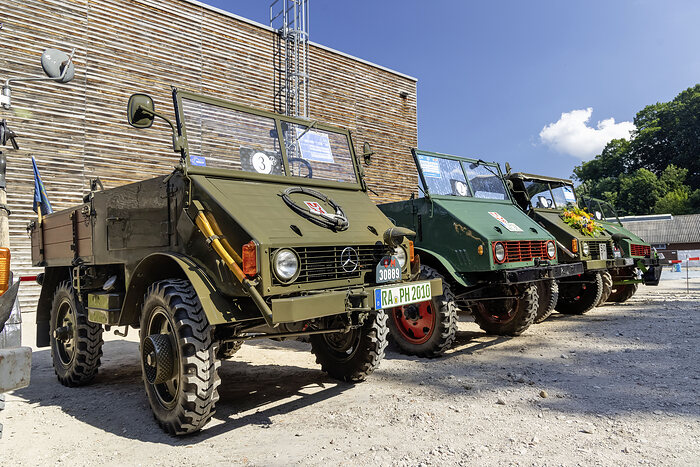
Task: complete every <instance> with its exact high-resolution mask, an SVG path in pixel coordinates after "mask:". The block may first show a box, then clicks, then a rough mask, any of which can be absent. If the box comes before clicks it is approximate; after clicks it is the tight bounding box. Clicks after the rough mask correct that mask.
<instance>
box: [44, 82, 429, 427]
mask: <svg viewBox="0 0 700 467" xmlns="http://www.w3.org/2000/svg"><path fill="white" fill-rule="evenodd" d="M173 101H174V107H175V121H174V122H170V121H169V120H167V119H166V118H165V117H163V116H162V115H161V114H159V113H157V112H156V111H155V109H154V105H153V101H152V100H151V99H150V97H148V96H146V95H143V94H137V95H134V96H132V97H131V99H130V100H129V106H128V118H129V123H130V124H131V125H132V126H134V127H136V128H148V127H150V126H151V125H152V124H153V121H154V118H155V117H156V116H158V117H159V118H162V119H164V120H166V122H167V123H169V124H170V126H171V127H172V130H173V137H172V139H173V149H174V151H175V152H176V153H178V154H179V155H180V157H181V159H180V164H179V165H178V166H177V167H176V169H175V171H173V172H172V173H170V174H169V175H164V176H161V177H157V178H153V179H150V180H144V181H141V182H137V183H132V184H130V185H124V186H121V187H117V188H112V189H109V190H98V189H97V186H96V185H98V183H93V190H92V191H91V193H89V194H88V195H86V197H85V199H84V203H83V204H82V205H80V206H76V207H73V208H70V209H67V210H64V211H61V212H56V213H53V214H50V215H48V216H45V217H44V218H43V219H41V218H40V219H39V221H38V222H33V223H32V224H31V225H30V231H31V237H32V258H33V262H34V264H35V265H36V266H43V267H44V268H45V272H44V274H43V275H41V276H40V278H38V279H37V280H38V281H39V282H40V284H41V285H42V289H41V295H40V298H39V303H38V307H37V345H38V346H39V347H45V346H50V347H51V354H52V357H53V363H54V369H55V371H56V374H57V376H58V379H59V381H60V382H61V383H63V384H64V385H67V386H77V385H81V384H85V383H88V382H89V381H90V380H92V379H93V378H94V376H95V375H96V373H97V370H98V367H99V365H100V357H101V355H102V342H103V341H102V333H103V330H109V329H110V327H112V326H126V327H127V328H126V330H128V327H132V328H138V329H139V332H140V351H141V361H142V370H143V380H144V385H145V389H146V393H147V396H148V399H149V402H150V405H151V408H152V410H153V413H154V415H155V418H156V419H157V421H158V422H159V424H160V425H161V426H162V427H163V428H164V429H165V430H166V431H168V432H170V433H173V434H184V433H190V432H193V431H196V430H199V429H200V428H202V426H204V425H205V424H206V423H207V421H208V420H209V419H210V418H211V416H212V415H213V413H214V405H215V403H216V401H217V400H218V393H217V387H218V386H219V384H220V380H219V376H218V375H217V368H218V367H219V365H220V362H219V359H220V358H225V357H227V356H230V355H231V354H232V353H233V352H235V351H236V350H237V349H238V348H239V347H240V345H241V343H243V342H244V341H246V340H250V339H258V338H266V337H269V338H275V339H283V338H298V337H300V336H309V339H310V341H311V347H312V352H313V353H314V354H315V355H316V359H317V361H318V363H320V364H321V367H322V369H323V370H325V371H326V372H328V373H329V374H330V375H331V376H333V377H336V378H339V379H342V380H345V381H350V382H356V381H361V380H363V379H364V378H365V377H366V376H367V375H368V374H369V373H371V372H372V371H373V370H374V369H375V368H376V367H377V365H378V364H379V361H380V360H381V359H382V357H383V355H384V349H385V346H386V335H387V328H386V316H385V314H384V312H383V310H384V309H386V308H387V307H389V306H401V305H406V304H411V303H416V302H421V301H426V300H430V299H431V297H432V295H434V294H436V293H441V291H442V284H441V282H440V280H439V279H437V278H427V279H426V280H421V281H417V282H402V281H405V280H407V279H409V278H410V277H411V268H413V270H414V271H413V272H414V273H415V272H416V271H417V268H418V265H417V263H415V262H414V261H413V259H414V257H413V252H412V248H411V244H410V242H409V241H408V239H406V238H405V237H406V236H407V235H412V234H413V232H411V231H410V230H407V229H400V228H397V227H395V226H393V225H392V224H391V223H390V222H389V220H388V219H387V218H386V217H385V216H384V215H383V214H382V212H381V211H380V210H379V209H378V208H377V207H376V206H374V204H372V202H371V201H370V199H369V197H368V196H367V194H366V185H365V182H364V180H363V176H362V166H361V164H360V161H359V160H358V158H357V157H356V155H355V152H354V149H353V144H352V140H351V137H350V133H349V131H347V130H344V129H341V128H337V127H333V126H329V125H325V124H322V123H320V122H316V121H313V122H311V121H307V120H302V119H296V118H291V117H284V116H281V115H278V114H274V113H271V112H264V111H259V110H255V109H250V108H247V107H243V106H240V105H236V104H233V103H231V102H228V101H225V100H221V99H216V98H213V97H207V96H202V95H198V94H193V93H190V92H185V91H180V90H173ZM367 149H368V151H367V152H369V148H368V146H367ZM365 157H366V158H368V157H369V154H366V155H365ZM122 335H124V334H122Z"/></svg>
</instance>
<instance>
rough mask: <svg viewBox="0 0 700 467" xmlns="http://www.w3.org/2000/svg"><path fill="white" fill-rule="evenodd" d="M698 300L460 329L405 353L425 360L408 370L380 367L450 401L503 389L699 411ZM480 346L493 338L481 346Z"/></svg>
mask: <svg viewBox="0 0 700 467" xmlns="http://www.w3.org/2000/svg"><path fill="white" fill-rule="evenodd" d="M696 310H697V303H694V302H682V301H675V302H671V303H667V302H656V301H651V302H643V303H640V302H637V303H634V304H629V305H626V304H620V305H615V306H612V307H607V306H606V307H603V308H601V309H596V310H593V311H591V312H590V313H588V314H586V315H583V316H576V315H563V314H558V313H555V314H553V315H552V316H551V317H550V318H549V319H548V320H547V321H545V322H544V323H542V324H540V325H536V326H535V327H534V328H531V329H530V330H528V331H525V333H523V335H522V336H520V337H516V338H498V337H493V336H487V335H485V334H482V333H472V332H467V333H464V332H461V333H460V334H461V336H458V342H461V347H460V344H458V345H457V346H456V347H455V348H453V349H452V350H450V351H448V353H447V354H446V355H444V356H443V357H440V358H437V359H419V358H416V357H407V359H409V360H414V359H415V360H416V361H418V362H420V361H423V362H424V363H425V364H424V365H419V366H415V367H414V371H411V372H398V371H387V372H383V373H384V376H385V377H387V378H389V379H395V380H397V381H400V382H401V383H402V384H403V385H409V386H413V387H415V388H420V387H421V386H422V387H430V391H438V392H441V393H443V394H446V395H449V396H450V397H451V398H452V399H451V401H452V402H451V403H455V405H456V401H457V400H460V399H462V398H464V399H463V400H464V401H465V402H468V401H470V400H471V399H473V398H476V399H477V400H478V401H479V402H477V403H479V404H483V403H487V404H488V403H491V404H495V403H496V401H497V400H498V398H499V397H500V398H502V399H504V400H506V401H507V403H508V404H509V405H510V404H512V405H513V406H529V407H532V408H535V409H544V410H552V411H556V412H560V413H564V414H569V415H571V414H581V413H588V414H604V415H613V414H625V413H637V414H640V413H641V414H647V415H649V416H656V417H659V416H664V415H665V414H669V415H674V414H675V415H682V416H686V417H691V418H693V417H695V418H697V417H700V402H698V401H700V375H698V374H696V373H695V372H694V370H693V368H694V367H695V363H694V362H695V361H696V359H697V349H698V348H699V347H700V337H699V336H700V332H698V331H700V322H699V321H698V318H697V317H696V316H697V315H695V317H689V316H688V312H689V311H696ZM630 322H633V323H634V326H630V325H629V324H630ZM547 328H549V329H551V332H550V331H549V330H548V329H547ZM661 329H664V332H658V330H661ZM538 331H545V332H538ZM669 335H673V339H671V340H670V341H669V339H668V336H669ZM581 339H585V340H583V341H580V340H581ZM582 344H583V345H582ZM480 347H481V348H485V347H490V348H489V349H487V350H485V351H484V352H479V349H480ZM392 357H393V356H392ZM399 358H401V357H399ZM435 365H437V366H438V367H439V368H441V369H440V370H437V371H436V370H434V368H435V367H434V366H435ZM418 390H419V391H421V389H418ZM541 390H545V391H546V393H547V397H546V398H543V397H541V396H540V391H541ZM509 397H510V398H512V399H509ZM468 403H470V402H468Z"/></svg>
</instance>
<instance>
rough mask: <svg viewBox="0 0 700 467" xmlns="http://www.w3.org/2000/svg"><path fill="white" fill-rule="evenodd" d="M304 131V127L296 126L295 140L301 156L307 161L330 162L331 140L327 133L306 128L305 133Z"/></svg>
mask: <svg viewBox="0 0 700 467" xmlns="http://www.w3.org/2000/svg"><path fill="white" fill-rule="evenodd" d="M304 131H305V128H298V127H297V140H298V141H299V150H300V151H301V157H302V158H304V159H306V160H307V161H316V162H328V163H331V164H332V163H333V152H332V151H331V142H330V140H329V139H328V135H327V134H326V133H322V132H320V131H314V130H308V131H307V132H306V133H304ZM302 133H303V134H302Z"/></svg>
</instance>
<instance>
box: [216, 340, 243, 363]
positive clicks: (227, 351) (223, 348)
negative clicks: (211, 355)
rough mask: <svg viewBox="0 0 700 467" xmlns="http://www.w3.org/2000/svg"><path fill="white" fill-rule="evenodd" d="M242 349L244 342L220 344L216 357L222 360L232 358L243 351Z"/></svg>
mask: <svg viewBox="0 0 700 467" xmlns="http://www.w3.org/2000/svg"><path fill="white" fill-rule="evenodd" d="M241 347H243V341H233V342H220V343H219V349H218V350H217V351H216V357H217V358H220V359H226V358H231V357H233V356H234V355H235V354H236V352H238V351H239V350H241Z"/></svg>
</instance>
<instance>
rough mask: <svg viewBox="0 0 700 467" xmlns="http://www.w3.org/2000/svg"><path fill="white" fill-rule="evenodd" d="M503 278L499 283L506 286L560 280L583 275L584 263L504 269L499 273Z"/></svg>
mask: <svg viewBox="0 0 700 467" xmlns="http://www.w3.org/2000/svg"><path fill="white" fill-rule="evenodd" d="M499 274H500V276H501V277H499V278H498V279H497V282H504V283H506V284H522V283H524V282H535V281H541V280H546V279H558V278H560V277H568V276H575V275H577V274H583V264H582V263H562V264H554V265H551V266H535V267H529V268H518V269H503V270H501V271H499Z"/></svg>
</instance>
